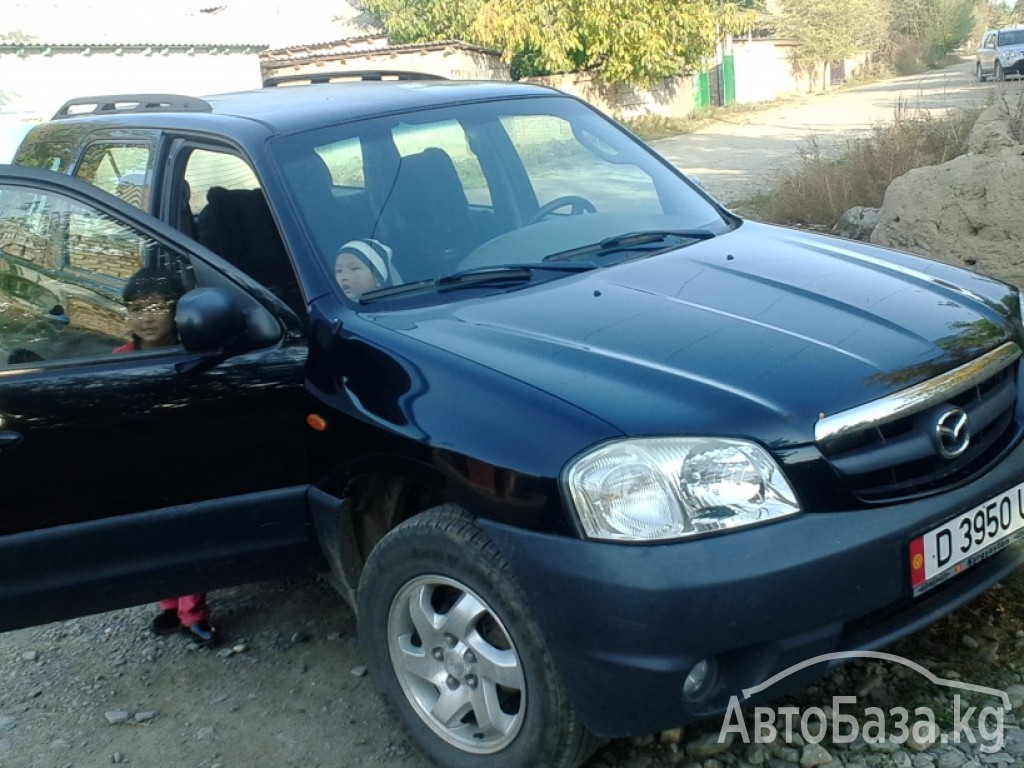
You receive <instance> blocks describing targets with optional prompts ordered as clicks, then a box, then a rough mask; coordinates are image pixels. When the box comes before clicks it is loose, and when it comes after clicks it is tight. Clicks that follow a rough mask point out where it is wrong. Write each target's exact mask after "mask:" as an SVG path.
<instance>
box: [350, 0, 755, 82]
mask: <svg viewBox="0 0 1024 768" xmlns="http://www.w3.org/2000/svg"><path fill="white" fill-rule="evenodd" d="M757 5H758V3H757V2H752V0H742V6H744V7H741V5H739V4H736V3H733V2H720V0H661V2H657V3H651V2H649V0H565V1H563V0H366V7H367V10H369V11H370V12H371V13H374V14H375V15H377V16H378V17H379V18H380V19H381V20H382V21H383V22H384V25H385V27H386V28H387V30H388V34H389V36H390V37H391V39H392V40H393V41H395V42H401V43H408V42H425V41H428V40H438V39H460V40H464V41H466V42H469V43H474V44H477V45H483V46H487V47H491V48H496V49H498V50H500V51H502V52H503V56H504V58H505V60H506V61H508V62H510V63H511V67H512V72H513V75H515V76H523V75H527V74H547V73H551V72H572V71H579V70H584V69H600V70H601V75H602V77H603V78H604V80H606V81H607V82H610V83H615V82H626V83H633V84H636V85H650V84H652V83H654V82H656V81H657V80H659V79H661V78H663V77H667V76H670V75H675V74H678V73H680V72H683V71H685V70H686V69H688V68H692V67H696V66H699V65H700V64H701V63H702V62H703V60H704V58H705V57H707V56H708V55H710V54H712V53H713V52H714V50H715V44H716V42H717V40H718V36H719V35H720V34H727V33H742V32H745V31H747V30H748V29H749V28H750V27H751V25H752V24H753V22H754V19H755V10H754V9H755V8H756V7H757Z"/></svg>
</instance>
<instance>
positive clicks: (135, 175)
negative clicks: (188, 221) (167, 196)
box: [75, 143, 153, 211]
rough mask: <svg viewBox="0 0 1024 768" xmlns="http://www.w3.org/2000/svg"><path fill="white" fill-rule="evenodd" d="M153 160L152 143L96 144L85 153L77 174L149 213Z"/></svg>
mask: <svg viewBox="0 0 1024 768" xmlns="http://www.w3.org/2000/svg"><path fill="white" fill-rule="evenodd" d="M152 157H153V152H152V149H151V147H150V146H149V145H148V144H140V143H131V144H107V143H102V144H93V145H92V146H90V147H89V148H88V149H86V150H85V152H84V153H83V155H82V162H81V163H79V164H78V170H77V171H75V175H76V176H78V178H80V179H82V180H84V181H88V182H89V183H90V184H93V185H95V186H97V187H99V188H100V189H102V190H104V191H105V192H110V193H111V194H112V195H117V196H118V197H120V198H121V199H122V200H124V201H125V202H127V203H130V204H131V205H134V206H135V207H136V208H140V209H141V210H143V211H148V210H150V198H151V190H150V186H151V184H150V177H151V170H150V168H151V165H152Z"/></svg>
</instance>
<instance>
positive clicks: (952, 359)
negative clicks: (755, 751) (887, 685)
mask: <svg viewBox="0 0 1024 768" xmlns="http://www.w3.org/2000/svg"><path fill="white" fill-rule="evenodd" d="M16 163H17V165H16V166H5V167H0V363H2V364H0V419H2V423H0V478H2V486H3V493H2V494H0V574H2V577H0V585H2V586H0V615H2V616H3V620H2V622H3V628H13V627H17V626H25V625H28V624H32V623H37V622H44V621H50V620H55V619H59V618H64V617H70V616H74V615H80V614H83V613H88V612H93V611H100V610H106V609H111V608H114V607H118V606H125V605H129V604H135V603H139V602H143V601H148V600H152V599H155V598H160V597H165V596H166V595H167V594H181V593H184V592H191V591H198V590H203V589H211V588H216V587H223V586H227V585H231V584H237V583H241V582H244V581H248V580H254V579H262V578H269V577H276V576H281V575H285V574H293V573H300V572H311V571H323V572H329V573H330V574H331V578H332V580H333V583H334V584H335V585H336V586H337V588H338V589H339V591H340V592H341V594H342V595H344V596H345V598H347V599H348V600H349V601H350V602H351V603H352V605H353V606H354V607H355V609H356V612H357V615H358V620H359V625H360V636H361V640H362V642H363V644H364V646H365V653H366V654H367V656H368V658H369V660H370V669H371V673H372V676H373V678H374V680H375V682H376V683H377V685H378V686H379V688H380V689H381V691H382V692H383V694H384V696H385V698H386V699H387V700H388V701H389V702H390V703H391V705H392V707H393V708H394V711H395V713H396V716H397V717H398V719H400V720H401V721H402V722H403V723H404V725H405V727H406V728H407V729H408V730H409V732H410V733H411V734H412V736H413V738H414V740H415V741H416V742H417V743H418V744H419V745H420V747H421V748H422V749H423V751H424V752H425V753H426V754H427V755H428V756H429V757H430V758H431V759H432V760H433V761H435V762H436V763H438V764H439V765H444V766H467V767H468V766H478V767H480V768H483V767H484V766H494V767H495V768H497V766H501V767H502V768H534V767H535V766H539V765H548V766H558V767H560V768H567V767H570V766H575V765H578V764H579V763H580V762H582V761H583V760H584V759H585V758H586V756H587V755H588V754H589V753H590V752H591V751H592V750H593V749H594V748H595V746H596V745H597V744H598V743H599V742H600V740H601V739H603V738H608V737H619V736H626V735H632V734H640V733H650V732H653V731H656V730H659V729H663V728H670V727H673V726H676V725H679V724H680V723H682V722H685V721H689V720H694V719H699V718H705V717H708V716H710V715H713V714H715V713H719V712H722V711H723V710H724V709H725V708H726V706H727V704H728V702H729V698H730V696H732V695H734V694H737V693H739V692H740V691H741V690H743V689H749V688H751V687H754V686H756V685H758V684H759V683H761V682H763V681H765V680H767V679H768V678H770V677H771V676H772V675H774V674H775V673H777V672H779V671H780V670H783V669H786V668H788V667H790V666H791V665H795V664H798V663H800V662H803V661H805V660H808V659H811V658H813V657H815V656H818V655H821V654H828V653H834V652H838V651H848V650H854V649H873V648H879V647H882V646H885V645H887V644H889V643H891V642H893V641H894V640H896V639H897V638H900V637H902V636H904V635H906V634H908V633H910V632H912V631H914V630H916V629H918V628H920V627H923V626H924V625H925V624H927V623H928V622H930V621H933V620H934V619H936V618H938V617H939V616H942V615H943V614H945V613H947V612H949V611H951V610H952V609H954V608H956V607H957V606H959V605H961V604H963V603H964V602H965V601H967V600H968V599H970V598H971V597H973V596H975V595H977V594H979V593H980V592H982V591H983V590H985V589H986V588H987V587H989V586H990V585H992V584H993V583H994V582H996V581H997V580H998V579H1000V578H1001V577H1003V576H1005V575H1006V574H1008V573H1009V572H1010V571H1011V570H1013V569H1014V568H1016V567H1017V566H1018V564H1020V562H1021V559H1022V545H1021V544H1018V543H1016V542H1017V539H1018V538H1020V537H1021V535H1022V532H1024V501H1022V498H1024V442H1022V428H1024V401H1022V398H1021V381H1020V368H1021V349H1022V346H1024V333H1022V325H1021V305H1020V296H1019V293H1018V291H1017V289H1015V288H1013V287H1011V286H1008V285H1005V284H1002V283H1000V282H997V281H995V280H992V279H989V278H986V277H982V276H980V275H977V274H972V273H970V272H966V271H962V270H959V269H956V268H953V267H951V266H946V265H943V264H939V263H935V262H931V261H927V260H924V259H920V258H916V257H912V256H909V255H905V254H902V253H897V252H893V251H887V250H883V249H880V248H874V247H870V246H867V245H863V244H860V243H855V242H848V241H844V240H838V239H833V238H828V237H822V236H818V235H813V234H808V233H803V232H797V231H792V230H787V229H780V228H775V227H770V226H766V225H763V224H758V223H755V222H751V221H743V220H741V219H740V218H738V217H737V216H735V215H734V214H733V213H731V212H729V211H727V210H725V209H723V208H722V207H721V206H720V205H719V204H717V203H716V202H715V201H714V200H712V199H710V198H709V197H708V196H707V195H706V194H704V193H703V192H702V191H701V190H700V189H698V188H697V187H695V186H694V185H693V184H692V183H690V181H688V180H687V178H685V177H684V176H683V175H682V174H681V173H679V172H678V171H677V170H676V169H674V168H673V167H672V166H671V165H669V164H668V163H667V162H666V161H665V160H664V159H662V158H661V157H659V156H658V155H656V154H655V153H654V152H652V151H651V150H650V149H649V148H648V147H647V146H646V145H644V144H643V143H642V142H641V141H638V140H637V139H636V138H635V137H633V136H631V135H630V134H628V133H627V132H625V131H624V130H622V129H621V128H620V127H619V126H617V125H616V124H614V123H613V122H611V121H610V120H608V119H606V118H605V117H603V116H602V115H601V114H599V113H598V112H596V111H595V110H594V109H592V108H590V107H589V106H587V105H586V104H584V103H583V102H581V101H579V100H577V99H575V98H572V97H569V96H566V95H564V94H562V93H559V92H557V91H553V90H548V89H543V88H539V87H530V86H526V85H519V84H509V83H505V84H497V83H456V82H445V81H417V82H407V81H395V82H383V81H381V82H349V83H326V84H319V85H300V86H296V85H293V86H288V87H284V86H282V87H277V88H266V89H263V90H259V91H253V92H247V93H236V94H227V95H222V96H216V97H208V98H206V99H194V98H187V97H181V96H174V95H166V94H147V95H140V94H134V95H122V96H109V97H102V98H97V99H76V100H74V101H73V102H69V103H68V104H67V105H65V107H64V108H62V109H61V111H60V112H59V113H58V114H57V115H56V116H55V118H54V119H53V120H52V121H51V122H49V123H47V124H45V125H42V126H39V127H37V128H35V129H34V130H33V131H32V132H31V133H30V134H29V135H28V136H27V137H26V139H25V141H24V143H23V145H22V146H21V148H20V150H19V151H18V154H17V157H16ZM144 267H150V268H158V269H163V270H166V271H167V272H169V273H171V274H173V275H174V276H175V277H176V278H177V279H178V281H179V282H180V283H181V285H182V288H183V290H184V291H185V292H184V295H182V296H181V298H180V299H179V300H178V302H177V305H176V309H175V321H176V324H177V331H178V336H179V338H180V344H178V345H173V346H168V347H161V348H158V349H149V350H147V349H143V350H140V351H138V352H135V353H134V354H119V355H112V354H110V351H111V350H112V349H114V348H115V347H118V346H120V345H123V344H124V343H125V341H126V339H127V338H128V337H127V328H128V324H127V315H126V311H125V308H124V306H123V302H122V301H121V297H122V292H123V289H124V286H125V283H126V281H127V280H128V279H129V278H130V277H131V276H132V275H133V274H135V272H136V271H138V270H139V269H140V268H144ZM815 670H817V671H819V672H820V667H816V668H812V669H811V673H813V672H814V671H815ZM799 680H800V678H799V677H797V676H793V677H791V678H789V679H788V680H787V682H789V683H790V684H795V683H796V682H799ZM780 692H781V691H780V690H778V686H776V687H775V688H773V689H771V690H770V691H768V694H769V695H774V694H778V693H780Z"/></svg>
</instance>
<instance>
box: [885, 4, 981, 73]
mask: <svg viewBox="0 0 1024 768" xmlns="http://www.w3.org/2000/svg"><path fill="white" fill-rule="evenodd" d="M889 2H890V7H891V14H892V17H891V18H892V20H891V22H890V29H891V32H892V34H893V36H895V37H905V38H909V39H911V40H915V41H919V42H920V43H921V44H922V45H923V47H924V48H925V50H926V52H927V55H928V56H929V57H930V58H931V59H932V61H933V62H938V61H940V60H941V59H942V58H943V57H944V56H946V55H947V54H948V53H950V52H951V51H953V50H955V49H957V48H959V47H960V46H961V45H963V44H964V43H965V42H966V41H967V40H968V38H970V36H971V34H972V32H973V30H974V24H975V17H976V10H977V0H889Z"/></svg>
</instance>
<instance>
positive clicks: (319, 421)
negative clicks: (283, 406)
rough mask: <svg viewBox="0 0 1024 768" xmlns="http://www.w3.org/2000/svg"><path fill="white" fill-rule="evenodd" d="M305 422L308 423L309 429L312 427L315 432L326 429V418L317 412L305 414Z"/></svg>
mask: <svg viewBox="0 0 1024 768" xmlns="http://www.w3.org/2000/svg"><path fill="white" fill-rule="evenodd" d="M306 424H308V425H309V428H310V429H314V430H316V431H317V432H323V431H324V430H325V429H327V419H325V418H324V417H323V416H321V415H320V414H319V413H311V414H309V415H308V416H306Z"/></svg>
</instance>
